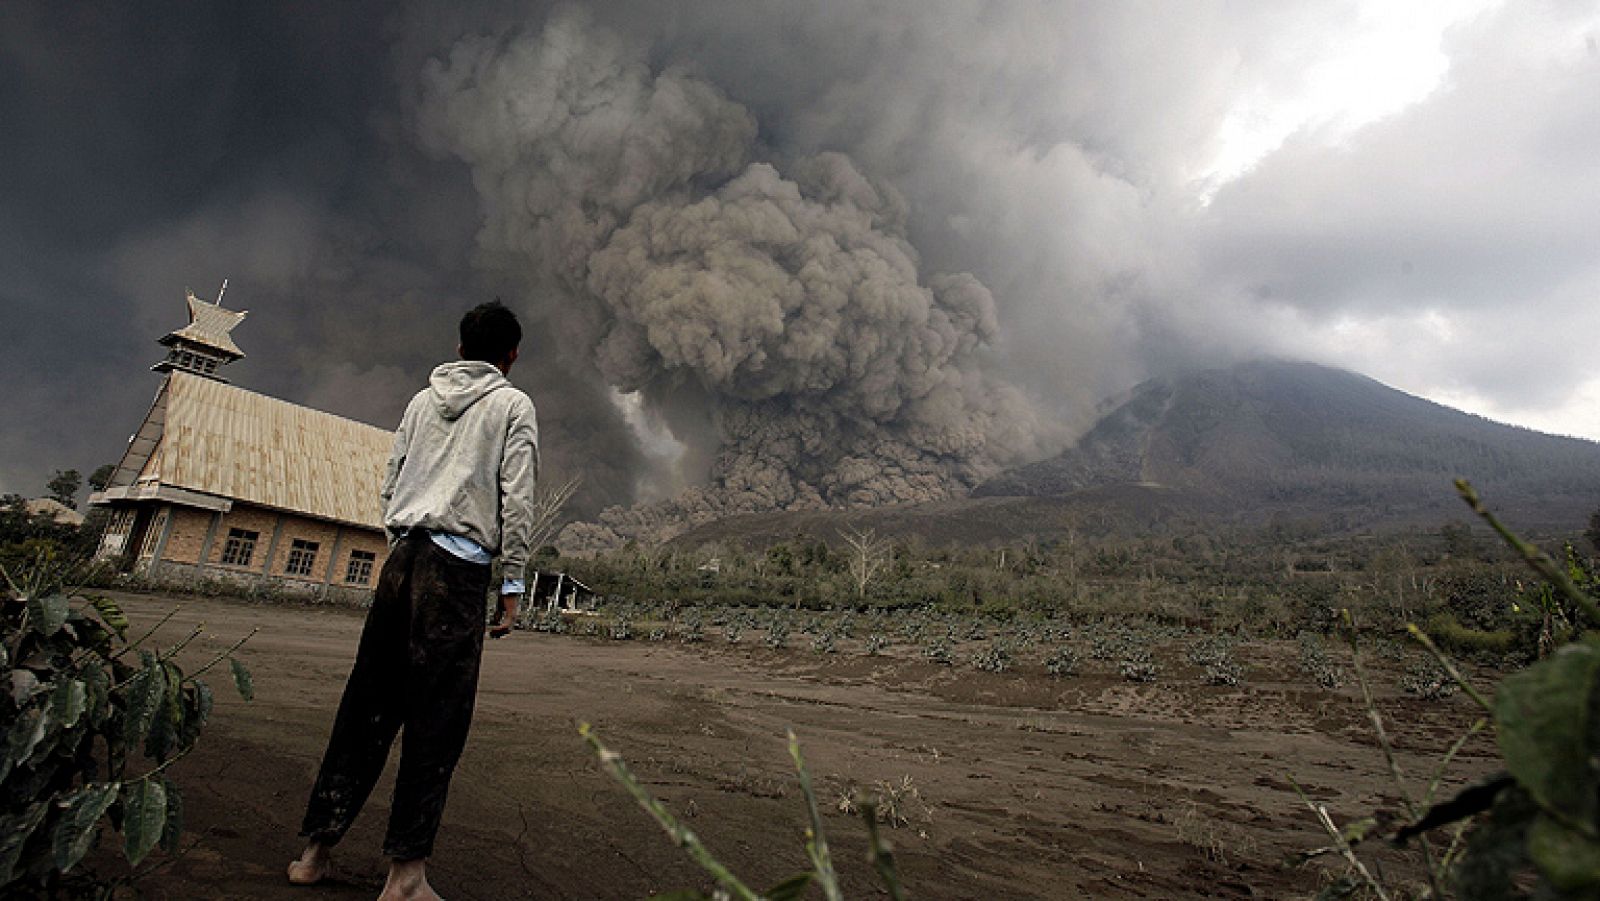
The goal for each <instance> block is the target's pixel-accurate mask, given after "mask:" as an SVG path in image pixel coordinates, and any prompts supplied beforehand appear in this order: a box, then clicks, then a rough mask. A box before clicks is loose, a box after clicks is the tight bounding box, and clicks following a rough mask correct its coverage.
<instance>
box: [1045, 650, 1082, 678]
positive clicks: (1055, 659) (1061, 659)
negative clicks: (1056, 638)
mask: <svg viewBox="0 0 1600 901" xmlns="http://www.w3.org/2000/svg"><path fill="white" fill-rule="evenodd" d="M1044 668H1045V671H1046V672H1048V673H1049V674H1050V675H1052V676H1055V677H1056V678H1058V679H1059V678H1064V677H1066V676H1071V675H1075V674H1076V673H1077V672H1078V655H1077V653H1076V652H1074V651H1073V650H1072V648H1070V647H1068V646H1066V645H1062V646H1060V647H1058V648H1056V649H1055V650H1054V651H1051V652H1050V656H1048V657H1046V658H1044Z"/></svg>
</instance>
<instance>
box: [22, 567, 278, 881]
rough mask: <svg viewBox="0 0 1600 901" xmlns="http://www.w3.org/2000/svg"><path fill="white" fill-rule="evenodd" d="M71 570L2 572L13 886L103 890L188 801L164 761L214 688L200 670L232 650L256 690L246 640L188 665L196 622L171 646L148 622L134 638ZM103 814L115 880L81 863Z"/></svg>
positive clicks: (132, 874)
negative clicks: (181, 662) (119, 857)
mask: <svg viewBox="0 0 1600 901" xmlns="http://www.w3.org/2000/svg"><path fill="white" fill-rule="evenodd" d="M70 575H71V574H70V573H69V572H68V571H67V569H66V567H63V566H59V565H56V564H53V563H50V562H43V563H41V564H40V565H36V566H35V567H34V568H33V569H32V570H31V571H30V572H27V573H25V574H23V578H22V580H21V584H20V585H19V584H18V583H17V582H16V581H13V580H12V577H11V576H10V574H6V581H7V582H8V583H9V585H10V589H9V591H8V592H6V594H5V595H4V598H3V600H0V670H3V672H4V679H3V682H0V684H3V685H5V686H6V687H7V688H8V689H9V690H8V691H7V692H5V693H4V695H3V696H0V708H3V709H4V710H5V720H6V721H7V722H9V723H10V726H9V728H8V729H7V735H6V739H5V744H4V748H3V749H0V755H3V756H0V811H3V813H0V836H3V838H0V889H4V890H5V891H4V894H5V895H6V896H7V897H11V896H13V894H20V893H23V892H38V891H43V892H46V893H48V894H50V895H51V896H58V895H62V894H67V895H75V894H86V893H88V892H90V891H94V892H96V893H99V894H101V895H103V896H104V895H107V894H109V892H108V889H109V887H110V886H112V885H114V884H116V883H119V882H127V881H131V880H132V879H134V878H136V877H137V876H139V875H141V871H140V870H139V869H138V867H139V865H140V864H141V863H142V862H143V861H144V860H145V858H146V856H147V855H148V854H149V853H150V852H151V851H152V850H153V849H154V848H155V847H156V846H157V845H160V846H161V847H163V848H165V849H166V850H168V851H172V850H174V849H175V848H176V843H177V840H178V835H179V833H180V831H181V830H182V828H183V801H182V794H181V792H180V791H179V789H178V787H177V786H176V785H175V784H174V783H173V782H172V781H171V780H170V779H168V778H167V776H166V769H167V767H168V766H169V765H170V764H171V763H173V762H174V761H176V760H178V759H179V758H181V757H183V756H184V755H185V754H187V753H188V752H189V750H190V749H191V748H193V747H194V744H195V742H196V741H198V740H199V737H200V732H201V730H202V728H203V727H204V726H205V723H206V720H207V718H208V717H209V716H210V713H211V702H212V695H211V689H210V687H209V686H208V685H207V684H206V683H205V682H203V681H201V679H200V678H199V677H200V676H201V675H203V674H204V673H206V672H208V671H209V670H211V669H212V668H213V667H215V666H217V665H219V664H221V663H223V662H224V661H226V662H227V663H228V665H229V666H230V667H231V668H232V672H233V679H234V684H235V686H236V687H237V688H238V691H239V693H240V694H241V695H243V696H244V698H245V699H246V700H249V698H250V697H251V695H252V693H253V689H252V687H251V681H250V674H249V672H248V671H247V670H246V669H245V668H244V666H243V665H242V664H240V663H239V661H238V660H237V659H235V658H234V657H233V652H234V651H235V650H237V649H238V648H239V646H240V645H242V644H243V643H244V642H243V641H241V642H239V643H238V644H235V645H234V646H233V647H231V648H229V649H228V650H226V651H224V652H222V653H221V654H219V655H217V656H216V657H215V658H213V659H212V660H211V661H210V662H209V663H207V664H205V665H204V666H201V667H200V668H198V669H197V670H195V671H194V672H193V673H185V672H184V671H183V670H182V669H181V668H180V667H179V666H178V664H177V662H176V660H175V657H176V655H177V653H178V652H179V651H180V650H182V649H183V647H184V646H185V645H187V644H188V643H189V642H190V641H192V640H193V639H194V638H195V637H197V636H198V635H199V634H200V630H199V629H198V628H197V629H196V630H195V631H194V632H193V633H191V634H190V636H189V637H188V638H187V639H184V641H182V642H180V643H179V644H177V645H175V646H173V647H170V648H167V649H165V650H162V649H159V648H156V647H154V646H153V645H150V644H148V643H147V642H148V638H149V633H146V635H145V636H144V637H142V638H139V639H135V640H133V641H131V642H130V641H128V639H127V631H128V619H127V617H126V616H125V615H124V614H123V612H122V610H121V609H120V608H118V606H117V605H116V604H115V603H114V602H112V601H111V600H109V599H107V598H103V597H95V596H88V595H84V594H82V593H80V591H79V590H78V589H77V588H75V587H73V585H72V584H70V583H69V581H68V577H69V576H70ZM158 625H159V623H158ZM153 631H154V629H152V630H151V632H153ZM130 655H131V656H130ZM134 660H137V663H134V662H133V661H134ZM107 822H109V824H110V829H111V831H112V832H114V833H120V835H121V845H122V853H123V857H124V858H125V860H126V862H127V865H128V870H127V872H125V873H122V874H121V875H119V876H115V877H107V876H102V875H100V874H97V873H92V872H88V871H87V870H86V868H85V867H84V866H82V865H81V864H82V861H83V858H84V856H85V855H86V854H87V853H88V852H89V849H90V848H92V847H93V846H94V845H95V843H96V842H97V841H98V840H99V838H100V836H101V833H102V824H104V823H107Z"/></svg>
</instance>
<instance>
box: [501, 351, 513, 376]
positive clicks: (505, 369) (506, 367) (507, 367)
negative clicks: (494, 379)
mask: <svg viewBox="0 0 1600 901" xmlns="http://www.w3.org/2000/svg"><path fill="white" fill-rule="evenodd" d="M516 362H517V348H515V347H513V348H511V350H510V351H508V352H507V353H506V358H505V361H504V362H502V363H501V364H500V374H501V375H510V374H511V366H512V364H514V363H516Z"/></svg>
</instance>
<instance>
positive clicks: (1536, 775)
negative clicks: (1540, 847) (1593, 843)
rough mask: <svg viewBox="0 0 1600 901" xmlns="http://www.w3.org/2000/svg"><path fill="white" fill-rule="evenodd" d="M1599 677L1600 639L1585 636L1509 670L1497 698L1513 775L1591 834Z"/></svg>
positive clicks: (1541, 802) (1551, 810) (1558, 814)
mask: <svg viewBox="0 0 1600 901" xmlns="http://www.w3.org/2000/svg"><path fill="white" fill-rule="evenodd" d="M1597 679H1600V643H1597V642H1596V640H1595V639H1587V640H1585V641H1582V642H1574V643H1572V644H1569V645H1566V646H1565V647H1563V648H1561V649H1560V650H1559V651H1557V652H1556V653H1555V655H1554V656H1551V657H1550V658H1548V659H1546V660H1542V661H1540V662H1539V663H1536V664H1534V665H1533V666H1530V667H1528V668H1527V669H1525V670H1523V671H1522V672H1520V673H1517V674H1515V675H1513V676H1508V677H1506V679H1505V680H1504V681H1502V682H1501V683H1500V687H1499V689H1498V690H1497V691H1496V693H1495V702H1494V707H1495V720H1496V723H1497V726H1498V730H1499V734H1500V752H1501V754H1502V755H1504V757H1505V760H1506V768H1507V769H1508V770H1510V771H1511V775H1512V776H1514V777H1516V780H1517V783H1518V784H1520V785H1521V786H1522V787H1523V788H1524V789H1526V790H1527V792H1528V794H1529V795H1530V796H1531V797H1532V798H1533V800H1534V801H1535V802H1537V803H1538V805H1539V806H1540V807H1541V808H1543V809H1544V810H1546V811H1547V812H1549V813H1551V814H1553V815H1554V816H1556V817H1557V818H1558V819H1560V820H1562V821H1564V822H1566V823H1568V824H1569V825H1572V826H1575V827H1577V828H1581V829H1586V830H1587V831H1589V832H1590V833H1591V834H1592V832H1593V830H1594V823H1595V819H1596V817H1595V814H1596V793H1597V789H1600V782H1597V779H1596V773H1595V770H1594V768H1593V767H1592V766H1591V765H1590V758H1591V755H1592V753H1593V751H1592V749H1591V748H1590V731H1591V723H1590V717H1589V711H1590V698H1591V697H1592V695H1593V694H1594V690H1595V685H1596V681H1597ZM1591 837H1593V836H1592V835H1591Z"/></svg>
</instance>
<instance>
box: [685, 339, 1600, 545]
mask: <svg viewBox="0 0 1600 901" xmlns="http://www.w3.org/2000/svg"><path fill="white" fill-rule="evenodd" d="M1108 407H1109V412H1107V413H1105V414H1104V416H1102V418H1101V419H1100V420H1099V421H1098V422H1097V423H1096V424H1095V426H1094V427H1093V428H1092V429H1091V430H1090V431H1089V432H1088V433H1087V434H1085V435H1084V436H1083V438H1081V439H1080V440H1079V441H1078V443H1077V445H1076V446H1074V447H1072V448H1070V449H1069V450H1067V451H1065V452H1064V453H1062V454H1060V455H1058V456H1056V457H1053V458H1051V459H1049V460H1044V461H1041V462H1039V463H1034V464H1031V465H1028V466H1023V467H1019V468H1017V469H1013V470H1010V471H1008V472H1005V473H1002V474H1000V475H999V476H997V477H995V478H994V479H992V480H990V481H988V482H986V483H984V484H983V485H980V486H979V487H978V489H977V490H976V491H974V492H973V496H972V497H970V498H953V499H950V500H945V501H939V502H936V503H931V504H919V505H908V506H895V507H881V508H876V509H852V510H826V511H812V512H804V513H801V512H788V513H781V512H780V513H764V514H750V515H745V516H735V517H729V518H726V519H722V520H718V521H716V522H713V523H708V524H706V525H703V526H699V527H697V528H694V529H691V530H689V531H688V532H686V533H684V534H683V535H682V536H680V537H679V538H677V539H675V540H674V541H673V544H675V545H679V546H694V545H701V544H707V543H713V542H719V543H724V544H740V545H745V546H764V545H766V544H769V543H771V542H773V541H778V540H783V539H787V538H791V537H793V536H796V535H808V536H815V537H822V538H825V539H831V538H833V537H834V536H836V535H837V534H838V531H839V530H840V529H841V528H873V529H876V530H877V531H878V532H879V534H884V535H890V536H893V537H895V538H899V539H920V540H922V541H925V542H927V543H929V544H934V545H940V544H946V543H956V544H968V543H991V542H995V543H1014V542H1017V541H1023V540H1027V539H1030V538H1031V539H1037V540H1048V539H1051V538H1059V537H1061V536H1063V535H1067V534H1069V533H1075V534H1078V535H1081V536H1087V537H1098V536H1108V535H1128V534H1137V533H1145V532H1150V531H1176V532H1182V531H1185V530H1188V529H1194V528H1216V527H1243V528H1247V529H1248V528H1253V527H1257V526H1263V525H1267V524H1269V523H1273V522H1294V523H1298V524H1302V525H1305V526H1307V527H1308V528H1312V529H1313V530H1315V531H1320V532H1325V533H1330V534H1334V533H1352V532H1364V531H1369V530H1372V529H1386V528H1425V529H1432V528H1435V527H1437V526H1438V525H1439V524H1440V523H1442V522H1444V521H1448V520H1452V519H1467V518H1469V517H1470V514H1469V513H1468V512H1467V511H1466V509H1465V507H1463V506H1462V504H1461V502H1460V500H1459V499H1457V498H1456V496H1455V490H1454V488H1453V486H1452V481H1453V480H1454V479H1456V478H1457V477H1465V478H1468V479H1470V480H1471V481H1472V482H1473V483H1474V485H1476V486H1477V487H1478V489H1479V490H1480V492H1481V493H1482V494H1483V495H1484V497H1485V498H1486V499H1487V500H1488V501H1489V502H1490V503H1491V505H1492V506H1494V508H1495V509H1496V510H1498V511H1499V512H1501V513H1502V514H1503V515H1504V516H1505V517H1506V518H1507V520H1508V521H1510V522H1512V523H1514V524H1515V525H1516V526H1518V527H1519V528H1523V529H1529V528H1534V529H1539V530H1551V531H1555V532H1567V533H1576V532H1578V531H1581V530H1582V529H1583V525H1584V523H1585V522H1586V521H1587V517H1588V515H1589V514H1590V513H1591V512H1593V511H1594V510H1595V508H1596V507H1600V444H1597V443H1596V442H1593V441H1585V440H1582V439H1576V438H1562V437H1557V436H1554V435H1546V434H1544V433H1541V432H1535V431H1532V430H1529V429H1524V428H1519V427H1516V426H1509V425H1504V424H1501V423H1497V422H1492V421H1490V420H1487V419H1484V418H1482V417H1479V416H1473V415H1471V414H1468V413H1463V412H1461V411H1459V410H1453V409H1451V408H1449V407H1445V406H1441V405H1439V404H1436V403H1433V402H1432V401H1428V400H1423V399H1422V398H1419V397H1414V396H1412V395H1409V394H1406V393H1404V392H1402V391H1397V390H1395V389H1393V388H1390V387H1388V386H1386V385H1384V384H1382V383H1380V382H1377V381H1375V380H1373V379H1370V378H1367V377H1366V376H1362V375H1357V374H1356V373H1353V372H1347V371H1344V370H1340V369H1333V368H1329V367H1326V366H1318V365H1315V364H1311V363H1296V362H1283V361H1258V362H1252V363H1244V364H1240V365H1237V366H1232V367H1229V368H1225V369H1215V370H1207V371H1203V372H1198V373H1191V374H1188V375H1183V376H1177V377H1170V378H1161V379H1153V380H1151V381H1148V382H1145V383H1143V384H1141V385H1139V386H1138V387H1136V388H1134V389H1133V390H1132V391H1131V392H1129V393H1128V394H1127V396H1126V397H1124V398H1122V399H1121V400H1120V401H1118V402H1116V403H1113V404H1109V405H1108Z"/></svg>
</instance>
